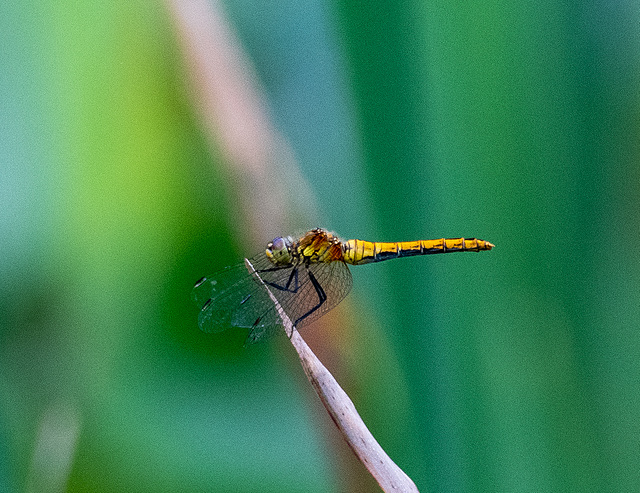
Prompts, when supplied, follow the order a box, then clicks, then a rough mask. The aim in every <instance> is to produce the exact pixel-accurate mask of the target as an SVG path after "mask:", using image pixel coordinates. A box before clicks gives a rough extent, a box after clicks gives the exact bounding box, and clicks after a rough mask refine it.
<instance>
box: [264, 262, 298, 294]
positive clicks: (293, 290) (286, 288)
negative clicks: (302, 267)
mask: <svg viewBox="0 0 640 493" xmlns="http://www.w3.org/2000/svg"><path fill="white" fill-rule="evenodd" d="M264 283H265V284H266V285H267V286H271V287H272V288H276V289H279V290H280V291H286V292H288V293H297V292H298V289H300V283H299V281H298V268H297V267H294V268H293V270H292V271H291V274H290V275H289V279H288V280H287V284H285V285H284V286H281V285H280V284H276V283H275V282H269V281H264ZM291 284H293V285H294V286H293V287H291Z"/></svg>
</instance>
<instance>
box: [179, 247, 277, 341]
mask: <svg viewBox="0 0 640 493" xmlns="http://www.w3.org/2000/svg"><path fill="white" fill-rule="evenodd" d="M251 261H252V263H254V265H257V266H260V268H264V267H267V266H270V265H272V264H271V262H269V260H268V259H267V258H266V255H265V254H264V253H263V254H259V255H256V256H255V257H253V258H252V259H251ZM191 297H192V298H193V299H194V300H195V302H196V303H197V304H198V306H199V307H200V313H199V314H198V323H199V325H200V328H201V329H202V330H203V331H205V332H220V331H222V330H225V329H228V328H229V327H246V328H254V327H258V328H261V330H262V331H264V332H272V331H273V330H272V327H273V328H275V327H274V326H277V325H279V324H281V320H280V317H278V316H277V313H276V312H275V306H274V304H273V302H272V301H271V299H270V298H269V296H268V294H267V292H266V290H265V289H264V287H263V286H262V285H260V284H259V283H258V282H257V281H256V279H255V278H254V276H253V275H251V274H250V273H249V271H248V270H247V268H246V266H245V264H244V262H242V263H239V264H237V265H233V266H230V267H227V268H225V269H223V270H221V271H219V272H216V273H215V274H212V275H211V276H207V277H205V278H203V279H201V280H200V281H198V283H196V286H195V287H194V288H193V291H192V295H191Z"/></svg>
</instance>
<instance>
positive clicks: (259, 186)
mask: <svg viewBox="0 0 640 493" xmlns="http://www.w3.org/2000/svg"><path fill="white" fill-rule="evenodd" d="M167 5H168V8H169V10H170V12H171V14H172V17H173V20H174V24H175V26H176V30H177V32H178V37H179V41H180V43H181V45H182V51H183V57H184V60H185V64H186V66H185V72H186V73H187V75H188V76H189V77H190V84H191V89H192V90H193V91H194V93H195V94H194V98H193V99H194V101H195V103H196V106H197V110H198V112H199V114H200V118H201V120H202V122H203V124H204V128H205V131H206V134H207V137H208V139H209V141H210V143H211V145H213V146H214V147H215V148H216V149H219V150H220V151H221V152H222V153H223V155H224V158H225V161H226V163H227V164H228V165H229V170H228V171H229V172H230V173H231V175H232V179H233V182H234V183H233V188H234V189H237V190H238V199H239V208H238V211H237V212H238V214H239V216H240V217H238V218H237V219H238V221H236V222H235V224H236V225H237V227H238V233H239V234H240V235H241V237H244V238H243V239H248V240H252V241H257V240H259V241H263V240H264V238H268V237H272V236H273V235H274V232H281V231H286V230H288V229H289V227H287V226H290V223H291V222H294V223H295V221H296V219H298V220H302V221H303V222H304V223H305V227H306V224H308V221H309V219H310V218H312V216H313V213H312V211H313V210H314V203H315V200H314V198H313V194H312V192H311V189H310V187H309V186H308V184H307V183H306V182H305V180H304V179H303V177H302V175H301V174H300V171H299V168H298V166H297V165H296V163H295V160H294V158H293V154H292V151H291V149H290V147H289V146H288V145H287V143H286V142H285V140H284V139H283V138H282V136H281V135H280V134H279V133H278V131H277V130H276V129H275V128H274V127H273V125H272V124H271V122H270V118H269V116H268V110H267V108H266V105H265V104H264V101H266V97H265V96H264V95H263V94H262V91H261V89H260V84H259V83H258V81H257V77H256V75H255V72H254V71H253V70H252V67H251V64H250V63H249V61H248V58H247V56H246V55H245V53H244V52H243V50H242V48H241V47H240V43H239V42H238V40H237V39H236V36H235V35H234V33H233V31H232V29H231V27H230V25H229V23H228V22H227V21H226V19H225V16H224V14H223V12H222V9H221V8H220V5H219V4H218V2H216V1H214V0H167ZM292 212H295V213H296V214H298V217H296V216H294V217H290V216H291V213H292ZM246 235H250V236H249V237H248V238H247V237H246Z"/></svg>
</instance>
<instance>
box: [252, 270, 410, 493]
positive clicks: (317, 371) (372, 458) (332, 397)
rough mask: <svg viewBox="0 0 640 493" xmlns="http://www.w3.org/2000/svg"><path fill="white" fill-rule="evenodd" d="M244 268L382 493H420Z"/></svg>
mask: <svg viewBox="0 0 640 493" xmlns="http://www.w3.org/2000/svg"><path fill="white" fill-rule="evenodd" d="M245 265H246V266H247V269H248V270H249V272H251V273H252V274H253V275H254V276H255V277H256V279H257V280H258V281H259V282H260V283H261V284H262V285H263V286H264V288H265V289H266V290H267V293H268V294H269V297H270V298H271V300H272V301H273V303H274V304H275V306H276V308H277V310H278V313H279V315H280V318H281V319H282V323H283V324H284V328H285V332H286V333H287V335H288V336H289V339H290V340H291V344H293V347H294V348H295V349H296V351H297V352H298V356H299V357H300V362H301V363H302V368H303V369H304V372H305V373H306V375H307V378H308V379H309V381H310V382H311V385H313V388H314V389H315V391H316V393H317V394H318V396H319V397H320V400H321V401H322V404H324V407H325V408H326V409H327V411H328V412H329V415H330V416H331V419H333V422H334V423H335V424H336V426H337V427H338V430H340V433H341V434H342V436H343V437H344V439H345V440H346V441H347V444H348V445H349V447H351V450H353V452H354V453H355V454H356V456H357V457H358V459H360V462H362V463H363V464H364V466H365V467H366V468H367V469H368V470H369V472H370V473H371V475H372V476H373V477H374V478H375V480H376V481H377V482H378V484H379V485H380V487H381V488H382V490H383V491H385V492H389V491H402V492H417V491H418V489H417V488H416V485H415V484H414V483H413V481H412V480H411V478H409V476H407V475H406V474H405V473H404V471H402V469H400V468H399V467H398V466H397V465H396V464H395V462H393V461H392V460H391V459H390V458H389V456H388V455H387V453H386V452H385V451H384V450H383V449H382V447H381V446H380V444H379V443H378V442H377V441H376V439H375V438H374V437H373V435H372V434H371V432H370V431H369V429H368V428H367V426H366V425H365V424H364V422H363V421H362V418H361V417H360V415H359V414H358V411H357V410H356V408H355V406H354V405H353V402H351V399H350V398H349V396H348V395H347V394H346V392H345V391H344V390H342V387H340V385H339V384H338V382H337V381H336V379H335V378H333V375H331V373H330V372H329V370H327V369H326V368H325V366H324V365H323V364H322V363H321V362H320V360H319V359H318V358H317V356H316V355H315V354H314V353H313V351H311V348H309V346H308V345H307V343H306V342H305V341H304V339H303V338H302V336H300V333H299V332H298V331H297V330H295V328H294V327H293V324H292V323H291V320H290V319H289V317H288V315H287V314H286V313H285V311H284V310H283V309H282V307H281V306H280V303H278V300H277V299H276V297H275V296H274V295H273V293H272V292H271V290H270V289H269V287H268V286H267V285H266V284H265V283H264V282H263V281H262V279H261V278H260V276H259V275H258V273H257V272H256V271H255V269H254V268H253V265H252V264H251V262H249V260H248V259H245Z"/></svg>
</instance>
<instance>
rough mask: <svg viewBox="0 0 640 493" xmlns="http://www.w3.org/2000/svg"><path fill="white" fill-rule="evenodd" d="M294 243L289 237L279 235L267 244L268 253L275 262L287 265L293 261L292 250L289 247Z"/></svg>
mask: <svg viewBox="0 0 640 493" xmlns="http://www.w3.org/2000/svg"><path fill="white" fill-rule="evenodd" d="M292 243H293V240H291V239H290V238H289V237H287V238H282V237H280V236H278V237H277V238H274V239H273V241H272V242H271V243H269V244H268V245H267V250H266V252H265V253H266V254H267V257H268V258H269V260H271V262H273V263H274V264H278V265H286V264H288V263H290V262H291V252H290V251H289V247H290V246H291V244H292Z"/></svg>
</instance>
